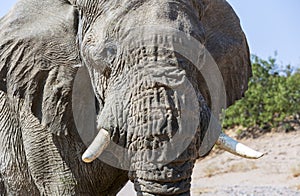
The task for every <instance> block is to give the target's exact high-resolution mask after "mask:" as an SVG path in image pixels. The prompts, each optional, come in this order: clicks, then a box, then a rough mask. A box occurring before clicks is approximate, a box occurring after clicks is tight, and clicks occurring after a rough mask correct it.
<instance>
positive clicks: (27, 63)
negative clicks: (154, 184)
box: [0, 0, 79, 134]
mask: <svg viewBox="0 0 300 196" xmlns="http://www.w3.org/2000/svg"><path fill="white" fill-rule="evenodd" d="M77 20H78V17H77V12H76V10H75V9H74V7H73V6H72V5H71V4H70V2H69V1H67V0H51V1H50V0H20V1H19V2H18V3H17V4H16V5H15V6H14V7H13V8H12V9H11V11H10V12H9V13H8V14H7V15H6V16H4V17H3V18H1V19H0V90H1V91H2V92H4V93H5V94H6V98H7V100H8V101H9V102H10V105H13V104H16V103H17V102H18V101H15V100H21V102H22V105H23V109H24V107H25V108H26V111H28V112H29V113H31V114H32V115H31V114H30V116H33V117H35V118H36V119H37V120H38V121H39V122H40V124H41V125H43V126H45V127H47V128H48V129H49V130H51V131H52V132H54V133H57V134H60V133H61V132H62V131H63V132H64V133H66V132H67V130H66V127H67V125H66V123H69V120H70V119H71V118H72V116H71V115H72V112H71V108H72V107H71V105H70V104H71V100H72V85H73V81H74V78H75V74H76V70H77V69H76V68H74V67H75V66H74V65H77V64H78V63H79V60H78V56H79V55H78V50H77V48H78V47H77V43H76V35H77ZM67 110H70V111H69V113H71V115H69V114H68V111H67Z"/></svg>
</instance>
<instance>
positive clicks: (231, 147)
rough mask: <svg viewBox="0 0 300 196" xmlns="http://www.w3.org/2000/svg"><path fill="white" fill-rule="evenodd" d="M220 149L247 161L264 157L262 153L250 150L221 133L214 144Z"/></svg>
mask: <svg viewBox="0 0 300 196" xmlns="http://www.w3.org/2000/svg"><path fill="white" fill-rule="evenodd" d="M216 144H217V145H218V146H219V147H220V148H221V149H224V150H226V151H228V152H230V153H232V154H234V155H238V156H241V157H243V158H248V159H259V158H261V157H262V156H264V153H262V152H258V151H256V150H253V149H251V148H250V147H248V146H245V145H244V144H241V143H239V142H238V141H236V140H234V139H232V138H231V137H229V136H227V135H226V134H224V133H221V134H220V136H219V138H218V141H217V143H216Z"/></svg>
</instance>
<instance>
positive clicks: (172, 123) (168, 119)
mask: <svg viewBox="0 0 300 196" xmlns="http://www.w3.org/2000/svg"><path fill="white" fill-rule="evenodd" d="M177 93H178V91H176V90H174V89H173V88H170V87H168V86H166V85H165V84H162V83H159V82H154V81H150V80H143V81H142V82H141V83H140V84H139V85H138V86H137V88H135V89H134V90H133V95H132V99H131V104H130V109H129V116H128V133H127V140H128V146H127V148H128V149H129V152H130V153H131V168H130V170H131V172H130V173H129V178H130V179H131V180H132V181H133V182H134V186H135V189H136V191H137V192H138V195H152V194H153V195H178V194H183V193H186V194H188V193H189V190H190V181H191V174H192V169H193V165H194V160H195V159H196V158H197V149H196V139H194V135H189V134H188V132H186V133H187V134H186V135H184V134H182V133H183V132H184V131H186V130H183V127H184V125H183V124H184V122H182V115H185V112H186V111H183V109H182V108H184V106H182V105H181V101H180V95H178V94H177ZM177 135H180V141H176V140H177V139H176V138H177Z"/></svg>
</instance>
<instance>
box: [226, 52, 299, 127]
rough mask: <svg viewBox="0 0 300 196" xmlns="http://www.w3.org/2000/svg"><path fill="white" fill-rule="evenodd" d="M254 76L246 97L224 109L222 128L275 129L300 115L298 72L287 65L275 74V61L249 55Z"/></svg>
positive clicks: (276, 68)
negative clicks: (286, 120)
mask: <svg viewBox="0 0 300 196" xmlns="http://www.w3.org/2000/svg"><path fill="white" fill-rule="evenodd" d="M252 70H253V76H252V78H251V79H250V81H249V84H248V85H249V88H248V91H247V92H246V93H245V97H244V98H243V99H241V100H239V101H237V102H236V103H235V104H234V105H232V106H231V107H229V108H228V109H226V111H225V118H224V119H223V127H224V128H231V127H234V126H243V127H253V126H259V127H260V128H264V127H269V128H271V127H276V126H278V125H279V123H280V122H282V121H283V120H284V118H286V117H288V116H291V115H295V114H297V113H299V112H300V71H299V70H298V71H296V72H295V73H292V69H291V67H290V66H287V67H286V68H285V69H284V70H283V71H281V72H280V74H279V73H278V71H277V70H278V66H277V65H276V61H275V59H274V58H269V60H267V61H266V60H262V59H260V58H258V57H257V56H252Z"/></svg>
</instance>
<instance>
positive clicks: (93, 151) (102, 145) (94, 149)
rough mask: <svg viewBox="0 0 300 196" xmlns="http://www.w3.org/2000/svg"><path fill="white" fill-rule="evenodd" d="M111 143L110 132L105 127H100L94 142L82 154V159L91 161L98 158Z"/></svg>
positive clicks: (87, 161)
mask: <svg viewBox="0 0 300 196" xmlns="http://www.w3.org/2000/svg"><path fill="white" fill-rule="evenodd" d="M109 143H110V134H109V132H108V131H106V130H105V129H100V131H99V133H98V134H97V136H96V137H95V139H94V141H93V142H92V144H91V145H90V146H89V147H88V149H87V150H86V151H85V152H84V154H83V155H82V160H83V161H84V162H86V163H91V162H92V161H94V160H95V159H96V158H98V157H99V156H100V155H101V154H102V153H103V151H104V150H105V149H106V148H107V146H108V145H109Z"/></svg>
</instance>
